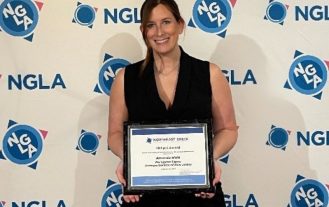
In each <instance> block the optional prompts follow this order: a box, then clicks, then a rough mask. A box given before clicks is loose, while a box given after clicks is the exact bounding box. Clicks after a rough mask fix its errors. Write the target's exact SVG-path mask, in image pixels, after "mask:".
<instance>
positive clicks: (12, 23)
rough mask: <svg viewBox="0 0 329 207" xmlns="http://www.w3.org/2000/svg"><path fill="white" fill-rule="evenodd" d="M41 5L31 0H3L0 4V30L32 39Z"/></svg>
mask: <svg viewBox="0 0 329 207" xmlns="http://www.w3.org/2000/svg"><path fill="white" fill-rule="evenodd" d="M42 6H43V3H41V2H37V1H31V0H4V1H3V2H2V3H1V5H0V12H1V15H0V30H2V31H4V32H6V33H8V34H9V35H12V36H16V37H23V38H24V39H26V40H28V41H32V39H33V33H34V30H35V28H36V26H37V24H38V20H39V11H40V10H41V8H42Z"/></svg>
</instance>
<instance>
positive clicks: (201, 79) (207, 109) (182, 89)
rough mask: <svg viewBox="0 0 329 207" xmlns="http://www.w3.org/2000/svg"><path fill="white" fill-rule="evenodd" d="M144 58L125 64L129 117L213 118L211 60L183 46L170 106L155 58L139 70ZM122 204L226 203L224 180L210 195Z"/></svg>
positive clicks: (220, 206)
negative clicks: (157, 78)
mask: <svg viewBox="0 0 329 207" xmlns="http://www.w3.org/2000/svg"><path fill="white" fill-rule="evenodd" d="M142 63H143V61H140V62H137V63H135V64H132V65H129V66H127V67H126V70H125V76H124V94H125V101H126V106H127V108H128V121H130V122H143V121H145V122H147V121H182V120H189V121H191V120H193V119H211V118H212V113H211V95H212V92H211V85H210V71H209V62H207V61H201V60H198V59H196V58H193V57H191V56H189V55H188V54H186V53H185V52H184V51H183V50H182V49H181V58H180V69H179V74H178V81H177V86H176V93H175V98H174V101H173V105H172V106H171V108H169V109H168V110H167V109H166V106H165V103H164V102H163V101H162V100H161V98H160V96H159V94H158V90H157V86H156V82H155V76H154V69H153V64H154V60H153V59H152V60H151V61H150V62H149V64H148V65H147V66H146V68H145V69H144V71H143V73H142V75H139V74H140V67H141V65H142ZM121 206H122V207H225V201H224V194H223V192H222V188H221V183H218V184H217V185H216V194H215V196H214V197H213V198H211V199H203V198H197V197H195V196H194V194H186V195H184V194H182V195H174V194H170V192H168V193H162V194H158V195H149V194H146V195H143V197H141V199H140V201H139V202H137V203H126V202H124V201H123V204H122V205H121Z"/></svg>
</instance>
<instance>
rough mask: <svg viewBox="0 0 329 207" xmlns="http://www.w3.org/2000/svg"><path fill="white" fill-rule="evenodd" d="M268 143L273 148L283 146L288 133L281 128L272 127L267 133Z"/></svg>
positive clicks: (285, 143)
mask: <svg viewBox="0 0 329 207" xmlns="http://www.w3.org/2000/svg"><path fill="white" fill-rule="evenodd" d="M268 141H269V143H270V144H271V145H272V146H273V147H275V148H283V147H285V146H286V145H287V143H288V133H287V131H286V130H285V129H282V128H273V129H272V130H271V131H270V133H269V135H268Z"/></svg>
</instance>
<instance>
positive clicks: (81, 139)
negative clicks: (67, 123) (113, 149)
mask: <svg viewBox="0 0 329 207" xmlns="http://www.w3.org/2000/svg"><path fill="white" fill-rule="evenodd" d="M90 138H92V139H93V140H91V141H94V143H95V145H94V146H93V147H92V148H91V149H87V148H86V147H85V146H84V144H83V142H84V141H86V140H84V139H90ZM78 145H79V149H81V150H82V151H83V152H86V153H93V152H95V151H96V150H97V148H98V146H99V139H98V136H97V135H96V134H94V133H92V132H84V133H82V134H81V135H80V137H79V142H78Z"/></svg>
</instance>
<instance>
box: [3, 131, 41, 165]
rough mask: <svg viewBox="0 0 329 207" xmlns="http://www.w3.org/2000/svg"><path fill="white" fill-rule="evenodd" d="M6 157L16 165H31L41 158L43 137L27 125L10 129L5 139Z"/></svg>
mask: <svg viewBox="0 0 329 207" xmlns="http://www.w3.org/2000/svg"><path fill="white" fill-rule="evenodd" d="M2 145H3V151H4V154H5V156H6V157H7V158H8V159H9V160H10V161H12V162H14V163H16V164H23V165H25V164H31V163H33V162H35V161H36V160H37V159H38V157H39V156H40V154H41V152H42V148H43V142H42V136H41V134H40V132H39V131H37V130H36V129H34V128H32V127H30V126H27V125H14V126H12V127H10V128H9V129H8V131H7V133H6V134H5V137H4V139H3V143H2Z"/></svg>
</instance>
